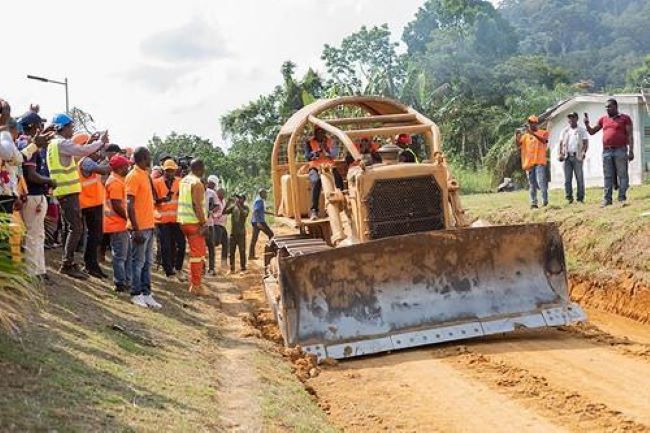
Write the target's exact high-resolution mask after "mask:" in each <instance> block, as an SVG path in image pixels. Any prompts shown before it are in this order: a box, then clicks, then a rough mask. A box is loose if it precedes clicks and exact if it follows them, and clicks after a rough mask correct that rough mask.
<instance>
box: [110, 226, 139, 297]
mask: <svg viewBox="0 0 650 433" xmlns="http://www.w3.org/2000/svg"><path fill="white" fill-rule="evenodd" d="M110 239H111V253H112V255H113V282H114V283H115V285H118V284H119V285H127V286H130V285H131V281H132V279H131V275H132V272H133V269H132V262H131V239H130V238H129V232H127V231H124V232H118V233H111V234H110Z"/></svg>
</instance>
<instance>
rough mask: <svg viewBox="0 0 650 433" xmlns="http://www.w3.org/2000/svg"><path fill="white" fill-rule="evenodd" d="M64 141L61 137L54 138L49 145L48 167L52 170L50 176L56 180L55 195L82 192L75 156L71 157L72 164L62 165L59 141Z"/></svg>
mask: <svg viewBox="0 0 650 433" xmlns="http://www.w3.org/2000/svg"><path fill="white" fill-rule="evenodd" d="M62 141H63V139H61V138H54V139H52V140H50V143H49V144H48V146H47V155H46V159H47V167H48V169H49V171H50V176H51V177H52V178H53V179H54V180H55V181H56V188H54V196H55V197H61V196H65V195H70V194H75V193H79V192H81V183H79V173H78V172H77V165H76V164H75V163H74V158H70V165H68V166H65V167H64V166H63V165H61V159H60V157H59V143H61V142H62Z"/></svg>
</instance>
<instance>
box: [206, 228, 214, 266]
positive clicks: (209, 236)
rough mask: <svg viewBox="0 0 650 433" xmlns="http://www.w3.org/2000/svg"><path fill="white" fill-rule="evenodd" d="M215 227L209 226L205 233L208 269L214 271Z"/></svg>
mask: <svg viewBox="0 0 650 433" xmlns="http://www.w3.org/2000/svg"><path fill="white" fill-rule="evenodd" d="M215 235H216V234H215V231H214V226H208V227H207V231H206V233H205V245H206V247H207V249H208V269H209V270H211V271H214V244H215V242H214V241H215Z"/></svg>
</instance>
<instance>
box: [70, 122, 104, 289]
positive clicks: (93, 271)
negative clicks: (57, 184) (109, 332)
mask: <svg viewBox="0 0 650 433" xmlns="http://www.w3.org/2000/svg"><path fill="white" fill-rule="evenodd" d="M79 135H81V134H79ZM85 135H86V136H87V135H88V134H85ZM84 138H85V137H82V138H77V137H73V138H72V140H73V141H75V139H77V140H83V139H84ZM88 138H90V137H88ZM80 144H81V143H80ZM83 144H86V143H83ZM101 159H102V155H101V151H100V150H98V151H96V152H94V153H92V154H90V155H89V156H86V157H84V158H82V159H81V160H80V161H79V181H80V182H81V193H80V194H79V207H80V208H81V215H82V216H83V219H84V223H85V224H86V249H85V251H84V265H85V268H84V272H86V273H87V274H88V275H91V276H93V277H96V278H100V279H103V278H107V275H106V274H105V273H104V272H103V271H102V270H101V268H100V267H99V262H98V261H97V255H98V252H99V243H100V241H101V239H102V234H103V231H102V218H103V217H102V215H103V206H104V185H103V184H102V179H101V176H103V175H107V174H110V172H111V168H110V166H109V165H108V164H106V163H102V164H99V161H100V160H101Z"/></svg>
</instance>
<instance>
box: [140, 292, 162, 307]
mask: <svg viewBox="0 0 650 433" xmlns="http://www.w3.org/2000/svg"><path fill="white" fill-rule="evenodd" d="M142 299H143V300H144V303H145V304H146V305H147V306H149V307H151V308H162V305H160V304H159V303H158V302H156V300H155V299H154V298H153V296H151V295H143V297H142Z"/></svg>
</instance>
